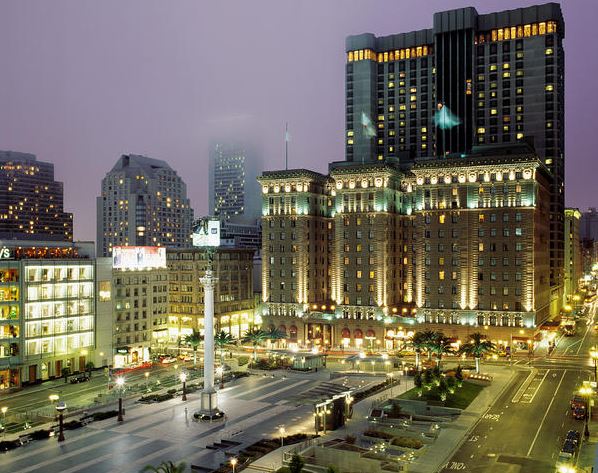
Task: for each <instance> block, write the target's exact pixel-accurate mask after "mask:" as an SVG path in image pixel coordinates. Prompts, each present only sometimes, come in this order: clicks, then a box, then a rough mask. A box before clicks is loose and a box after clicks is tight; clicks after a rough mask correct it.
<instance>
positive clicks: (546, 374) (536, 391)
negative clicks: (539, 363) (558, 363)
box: [523, 370, 550, 404]
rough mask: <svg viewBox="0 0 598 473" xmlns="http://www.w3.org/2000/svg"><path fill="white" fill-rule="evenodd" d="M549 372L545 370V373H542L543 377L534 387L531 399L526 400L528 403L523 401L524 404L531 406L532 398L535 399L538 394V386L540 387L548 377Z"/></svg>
mask: <svg viewBox="0 0 598 473" xmlns="http://www.w3.org/2000/svg"><path fill="white" fill-rule="evenodd" d="M549 371H550V370H546V373H544V377H543V378H542V379H541V380H540V384H538V386H537V387H536V389H535V391H534V394H533V395H532V397H531V398H530V399H529V400H528V401H523V402H526V403H528V404H531V403H532V401H533V400H534V398H535V397H536V394H538V391H539V390H540V386H542V383H543V382H544V380H545V379H546V376H548V372H549Z"/></svg>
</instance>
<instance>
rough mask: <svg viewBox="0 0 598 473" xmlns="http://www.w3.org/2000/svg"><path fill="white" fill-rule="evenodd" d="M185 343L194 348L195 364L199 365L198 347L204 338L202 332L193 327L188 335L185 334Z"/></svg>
mask: <svg viewBox="0 0 598 473" xmlns="http://www.w3.org/2000/svg"><path fill="white" fill-rule="evenodd" d="M184 340H185V343H186V344H187V345H189V346H190V347H191V348H193V366H197V349H198V348H199V345H200V343H201V342H202V340H203V337H202V335H201V333H199V330H196V329H193V332H191V333H190V334H188V335H185V339H184Z"/></svg>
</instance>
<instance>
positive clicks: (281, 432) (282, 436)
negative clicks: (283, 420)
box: [278, 425, 286, 448]
mask: <svg viewBox="0 0 598 473" xmlns="http://www.w3.org/2000/svg"><path fill="white" fill-rule="evenodd" d="M285 432H286V430H285V428H284V425H281V426H280V427H278V433H279V434H280V447H281V448H282V447H284V434H285Z"/></svg>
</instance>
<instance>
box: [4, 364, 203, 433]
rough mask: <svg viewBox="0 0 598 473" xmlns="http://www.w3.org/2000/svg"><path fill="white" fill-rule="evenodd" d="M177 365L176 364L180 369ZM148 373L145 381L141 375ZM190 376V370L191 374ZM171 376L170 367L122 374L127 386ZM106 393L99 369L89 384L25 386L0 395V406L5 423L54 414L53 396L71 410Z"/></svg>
mask: <svg viewBox="0 0 598 473" xmlns="http://www.w3.org/2000/svg"><path fill="white" fill-rule="evenodd" d="M181 367H182V365H181V364H179V365H178V368H179V369H180V368H181ZM146 372H149V376H148V378H147V381H146V377H145V373H146ZM191 373H193V371H191ZM174 374H175V369H174V365H172V364H171V365H159V364H157V365H154V366H152V368H150V369H144V370H137V371H132V372H129V373H127V374H126V376H125V379H126V381H127V384H128V385H129V386H131V385H134V384H140V385H145V383H146V382H147V383H148V384H149V385H152V386H153V385H155V383H156V382H157V380H162V382H163V381H164V380H165V379H166V378H167V377H173V376H174ZM108 393H109V389H108V376H107V373H105V372H104V371H102V370H97V371H93V372H92V377H91V379H90V380H89V381H87V382H83V383H77V384H71V383H70V382H67V383H65V382H64V379H63V378H60V379H56V380H53V381H47V382H45V383H42V384H40V385H36V386H26V387H24V388H23V389H22V390H20V391H17V392H14V393H11V394H8V395H2V398H1V400H0V403H1V404H2V406H6V407H8V411H7V412H8V415H7V416H8V421H9V422H11V421H16V420H30V421H31V420H35V418H36V417H38V416H40V415H41V416H44V415H51V416H53V415H54V412H53V411H54V409H53V407H52V406H51V404H50V401H49V399H48V398H49V396H50V395H51V394H57V395H59V396H60V399H61V400H62V401H64V402H65V403H66V404H67V406H69V407H70V408H71V409H75V408H81V407H84V406H91V407H93V405H94V399H95V398H97V397H98V395H101V396H106V395H107V394H108Z"/></svg>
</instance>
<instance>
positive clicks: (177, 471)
mask: <svg viewBox="0 0 598 473" xmlns="http://www.w3.org/2000/svg"><path fill="white" fill-rule="evenodd" d="M186 469H187V464H186V463H185V462H180V463H177V464H176V465H175V464H174V463H173V462H171V461H169V462H162V463H160V465H159V466H157V467H156V466H152V465H147V466H146V467H145V468H143V470H141V472H142V473H143V472H146V471H147V472H151V473H185V470H186Z"/></svg>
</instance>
